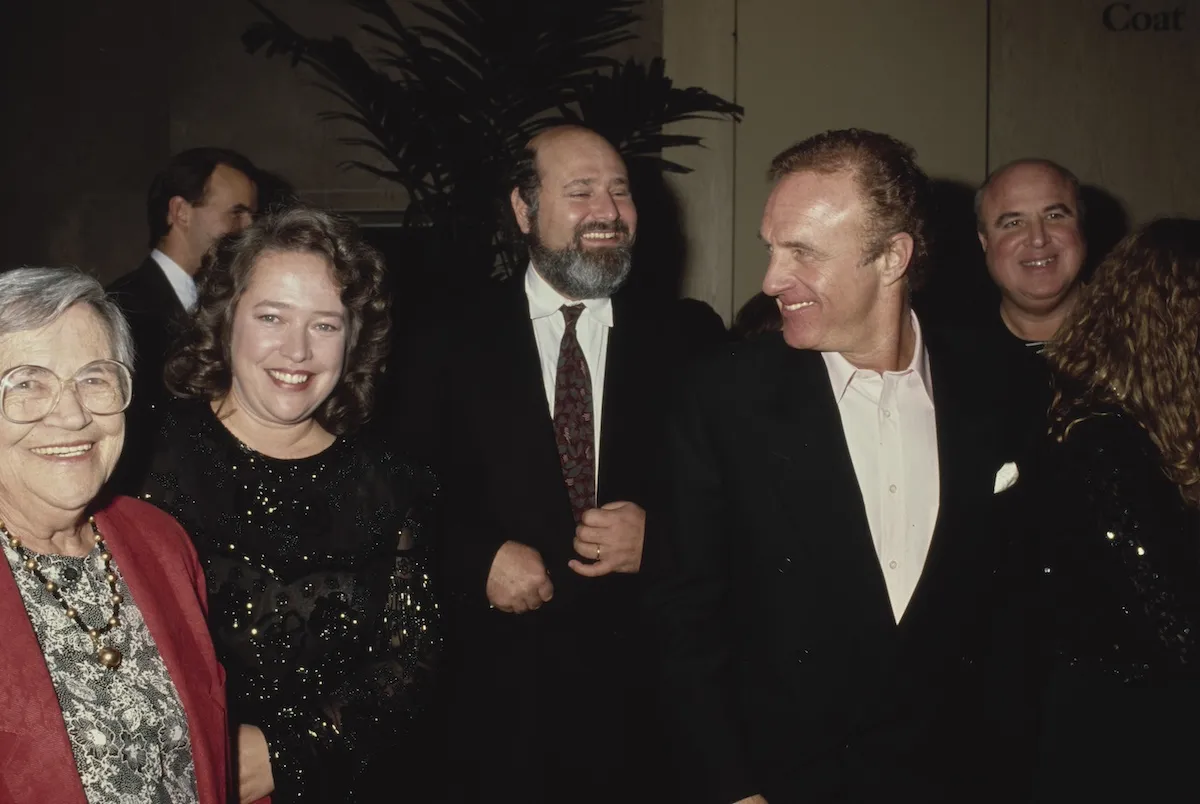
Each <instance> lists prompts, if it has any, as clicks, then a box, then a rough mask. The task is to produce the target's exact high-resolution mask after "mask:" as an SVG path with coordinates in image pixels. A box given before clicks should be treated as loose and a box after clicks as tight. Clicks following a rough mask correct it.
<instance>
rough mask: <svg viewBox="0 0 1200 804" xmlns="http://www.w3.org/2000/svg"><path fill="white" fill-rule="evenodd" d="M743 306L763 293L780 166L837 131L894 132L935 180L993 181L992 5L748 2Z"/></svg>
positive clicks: (740, 64)
mask: <svg viewBox="0 0 1200 804" xmlns="http://www.w3.org/2000/svg"><path fill="white" fill-rule="evenodd" d="M737 26H738V57H737V86H738V103H741V104H742V105H744V106H745V107H746V120H745V122H744V123H743V124H742V126H741V127H740V129H739V131H738V134H737V148H736V167H735V170H736V171H737V189H736V191H735V194H734V204H735V210H734V216H733V220H734V255H735V263H734V270H733V286H734V304H735V305H740V304H741V303H742V302H744V301H745V300H746V299H748V298H749V297H750V296H752V295H754V294H755V293H757V292H758V290H759V285H760V284H761V282H762V277H763V273H764V271H765V270H766V258H765V252H764V251H763V248H762V246H761V244H760V243H759V242H758V240H757V237H756V235H757V233H758V228H759V224H760V222H761V218H762V208H763V203H764V202H765V200H766V196H767V192H768V184H767V181H766V178H765V175H764V174H765V172H766V169H767V166H768V164H769V163H770V160H771V157H772V156H774V155H775V154H776V153H778V152H779V151H781V150H783V149H784V148H786V147H787V146H788V145H791V144H792V143H793V142H796V141H797V140H801V139H803V138H805V137H808V136H810V135H812V134H816V133H819V132H821V131H824V130H826V129H830V128H847V127H852V126H853V127H859V128H869V129H875V130H878V131H885V132H887V133H889V134H892V135H894V136H896V137H899V138H900V139H902V140H905V141H906V142H908V143H910V144H912V145H913V146H914V147H915V148H916V149H917V152H918V155H919V156H920V160H921V164H922V165H923V166H924V168H925V169H926V171H927V172H928V173H929V174H930V176H934V177H939V178H947V179H955V180H960V181H966V182H971V183H974V182H977V181H979V180H980V179H981V178H982V176H983V173H984V168H985V165H984V162H985V159H986V155H985V141H986V140H985V124H986V94H985V91H984V88H985V86H986V70H987V59H986V53H987V16H986V6H985V4H984V3H983V2H981V1H980V0H905V2H901V3H898V2H895V0H840V1H839V2H836V3H830V2H824V0H739V2H738V4H737Z"/></svg>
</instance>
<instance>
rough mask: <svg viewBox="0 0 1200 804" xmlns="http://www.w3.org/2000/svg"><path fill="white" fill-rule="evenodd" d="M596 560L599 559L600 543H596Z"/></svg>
mask: <svg viewBox="0 0 1200 804" xmlns="http://www.w3.org/2000/svg"><path fill="white" fill-rule="evenodd" d="M596 560H597V561H599V560H600V545H596Z"/></svg>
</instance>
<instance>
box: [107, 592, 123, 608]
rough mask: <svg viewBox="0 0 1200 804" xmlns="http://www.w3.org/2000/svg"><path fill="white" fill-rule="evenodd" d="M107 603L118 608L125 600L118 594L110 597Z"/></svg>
mask: <svg viewBox="0 0 1200 804" xmlns="http://www.w3.org/2000/svg"><path fill="white" fill-rule="evenodd" d="M108 602H109V603H112V604H113V605H114V606H119V605H121V604H122V603H124V602H125V598H123V597H121V595H120V593H117V594H114V595H113V596H112V597H110V598H109V599H108Z"/></svg>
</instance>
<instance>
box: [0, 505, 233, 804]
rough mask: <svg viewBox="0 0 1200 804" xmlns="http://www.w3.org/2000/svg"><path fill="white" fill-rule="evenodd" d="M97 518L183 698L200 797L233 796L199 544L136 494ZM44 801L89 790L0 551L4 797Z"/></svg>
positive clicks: (220, 801) (64, 803) (66, 803)
mask: <svg viewBox="0 0 1200 804" xmlns="http://www.w3.org/2000/svg"><path fill="white" fill-rule="evenodd" d="M96 523H97V525H99V527H100V532H101V533H103V534H104V540H105V542H106V543H107V544H108V545H109V547H110V548H111V549H112V553H113V561H114V563H115V564H116V566H117V568H118V569H119V570H120V572H121V575H122V576H123V577H124V579H125V582H126V583H127V584H128V586H129V592H130V594H131V595H132V596H133V599H134V602H135V603H136V604H137V607H138V610H139V611H141V614H142V617H143V618H144V619H145V620H146V625H147V626H148V627H149V629H150V634H151V636H153V637H154V642H155V644H156V645H157V646H158V650H159V653H161V654H162V658H163V662H164V663H165V664H166V667H167V672H168V673H169V674H170V676H171V680H172V681H173V682H174V683H175V688H176V690H178V692H179V698H180V700H181V701H182V702H183V709H184V711H185V712H186V713H187V721H188V731H189V733H190V737H191V743H192V756H193V760H194V762H195V766H196V790H197V793H198V796H199V800H200V804H226V796H227V794H228V791H229V788H230V785H229V780H228V778H227V774H228V772H229V753H228V751H229V741H228V739H227V732H226V725H225V721H226V718H225V673H224V671H223V670H222V669H221V666H220V665H219V664H218V663H217V657H216V654H215V653H214V651H213V645H212V640H211V639H210V637H209V634H208V625H207V622H206V620H205V613H206V610H207V604H206V594H205V588H204V573H203V571H202V570H201V569H200V563H199V561H198V560H197V558H196V551H195V549H194V548H193V547H192V543H191V541H190V540H189V539H188V536H187V534H186V533H185V532H184V531H183V528H181V527H180V525H179V523H178V522H176V521H175V520H174V519H172V518H171V517H170V516H168V515H167V514H164V513H163V512H162V511H160V510H158V509H157V508H155V507H153V506H151V505H149V504H147V503H144V502H140V501H138V500H134V499H132V498H129V497H118V498H116V499H115V500H114V501H113V502H112V503H111V504H110V505H109V506H108V507H107V508H105V509H104V510H103V511H101V512H99V513H97V514H96ZM114 672H118V673H119V672H120V670H117V671H114ZM34 802H46V804H49V803H50V802H54V804H87V799H86V797H85V796H84V793H83V785H82V784H81V783H80V781H79V773H78V771H77V770H76V767H75V757H74V756H73V755H72V753H71V744H70V741H69V738H68V737H67V730H66V727H65V726H64V725H63V719H62V711H61V710H60V709H59V706H58V699H57V698H56V697H55V694H54V685H53V684H52V683H51V681H50V672H49V671H48V670H47V669H46V663H45V659H44V658H43V657H42V651H41V648H40V646H39V645H38V641H37V636H36V635H35V634H34V632H33V627H32V626H31V625H30V623H29V618H28V616H27V615H26V613H25V606H24V604H23V603H22V601H21V593H20V591H19V590H18V589H17V584H16V581H14V580H13V576H12V573H11V572H10V571H9V566H8V562H7V561H0V804H34Z"/></svg>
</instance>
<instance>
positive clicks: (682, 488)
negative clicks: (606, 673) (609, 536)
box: [644, 382, 758, 804]
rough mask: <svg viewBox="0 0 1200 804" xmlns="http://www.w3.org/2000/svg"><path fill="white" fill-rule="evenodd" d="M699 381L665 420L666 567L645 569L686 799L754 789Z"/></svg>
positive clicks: (719, 469) (727, 799)
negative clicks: (737, 702) (735, 681)
mask: <svg viewBox="0 0 1200 804" xmlns="http://www.w3.org/2000/svg"><path fill="white" fill-rule="evenodd" d="M705 387H706V384H705V383H703V382H690V383H685V385H684V387H683V393H682V394H681V395H680V398H679V399H678V401H677V403H676V405H675V407H674V408H673V409H674V411H675V412H676V413H675V415H674V416H673V417H672V418H671V421H670V423H669V424H668V426H667V437H666V455H665V467H666V471H665V473H664V477H665V486H664V488H663V490H662V491H663V510H662V513H661V514H660V515H659V516H658V517H657V518H656V520H655V522H656V525H655V527H656V528H657V531H656V532H653V533H649V534H648V539H650V538H653V539H657V540H665V541H666V542H667V544H665V545H661V546H660V547H661V550H660V551H659V553H660V555H661V556H663V557H664V561H666V562H667V565H666V566H659V567H655V568H649V571H648V572H647V574H646V577H645V579H644V580H645V583H646V592H645V602H646V605H647V608H648V612H649V616H650V622H651V627H652V629H653V632H654V636H655V643H656V644H657V648H658V671H659V683H660V690H659V696H658V698H659V701H660V705H661V706H662V709H663V715H664V718H665V723H666V728H667V733H668V739H669V742H670V743H671V744H672V745H673V747H674V749H675V753H676V757H675V758H676V761H677V762H678V765H679V767H678V770H679V772H680V778H681V779H690V781H691V782H692V783H693V784H694V790H692V791H690V793H691V794H690V795H689V797H688V799H687V800H688V801H693V802H698V803H699V802H711V804H731V802H734V801H737V800H739V799H741V798H745V797H747V796H750V795H753V794H755V793H757V792H758V790H757V786H756V782H755V780H754V778H753V776H752V774H751V773H750V770H749V768H748V766H747V764H746V761H745V759H744V750H745V749H744V746H743V733H742V730H741V726H740V724H739V723H738V722H737V719H736V717H735V715H734V709H733V706H732V674H731V666H732V662H733V659H734V657H733V656H732V645H731V644H730V637H729V633H730V631H729V627H728V622H727V620H728V613H727V607H726V605H725V604H726V600H727V598H728V594H729V586H730V577H729V571H728V567H729V562H728V561H727V558H726V557H727V555H728V553H729V551H730V549H731V544H730V538H731V533H732V531H731V525H732V524H733V522H732V519H733V518H732V517H731V516H730V511H729V510H728V509H729V500H728V497H727V489H726V487H725V482H724V480H723V477H722V475H723V472H724V471H725V470H726V469H727V468H728V467H723V466H722V465H721V461H720V456H719V455H718V453H717V450H716V448H715V444H714V441H713V439H712V438H711V437H710V436H711V431H710V425H711V424H713V421H712V418H711V414H710V413H709V412H708V411H706V410H705V409H704V407H703V401H704V398H705V394H704V391H703V390H702V389H703V388H705Z"/></svg>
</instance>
